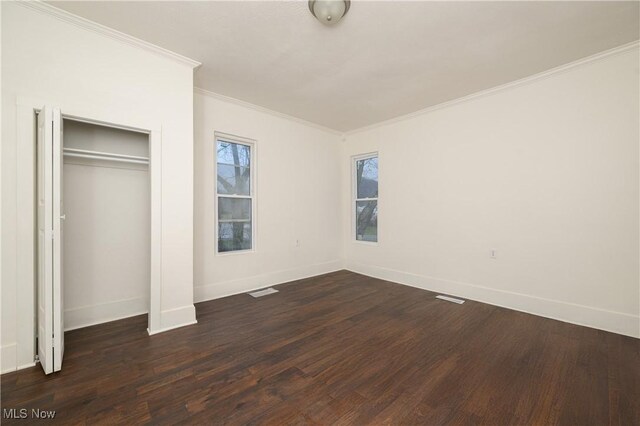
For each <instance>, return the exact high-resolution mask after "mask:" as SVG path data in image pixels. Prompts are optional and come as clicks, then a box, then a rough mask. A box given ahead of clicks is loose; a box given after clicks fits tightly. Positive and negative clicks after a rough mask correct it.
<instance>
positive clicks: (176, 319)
mask: <svg viewBox="0 0 640 426" xmlns="http://www.w3.org/2000/svg"><path fill="white" fill-rule="evenodd" d="M197 322H198V321H197V320H196V307H195V306H193V305H187V306H182V307H180V308H175V309H168V310H166V311H162V312H160V328H158V329H156V330H149V329H147V332H148V333H149V335H150V336H151V335H154V334H158V333H162V332H165V331H169V330H173V329H174V328H180V327H185V326H187V325H193V324H197Z"/></svg>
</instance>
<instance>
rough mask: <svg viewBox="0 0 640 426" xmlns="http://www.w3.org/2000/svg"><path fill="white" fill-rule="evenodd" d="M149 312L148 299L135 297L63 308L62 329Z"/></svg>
mask: <svg viewBox="0 0 640 426" xmlns="http://www.w3.org/2000/svg"><path fill="white" fill-rule="evenodd" d="M148 312H149V300H148V299H146V298H135V299H125V300H117V301H114V302H108V303H101V304H99V305H91V306H82V307H79V308H71V309H65V311H64V331H70V330H75V329H76V328H83V327H89V326H91V325H96V324H102V323H103V322H109V321H115V320H119V319H123V318H129V317H133V316H136V315H142V314H146V313H148Z"/></svg>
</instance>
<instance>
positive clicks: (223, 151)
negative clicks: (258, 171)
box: [216, 140, 251, 167]
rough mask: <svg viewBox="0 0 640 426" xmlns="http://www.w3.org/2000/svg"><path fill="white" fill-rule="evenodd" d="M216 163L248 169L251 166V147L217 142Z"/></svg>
mask: <svg viewBox="0 0 640 426" xmlns="http://www.w3.org/2000/svg"><path fill="white" fill-rule="evenodd" d="M217 154H218V156H217V157H216V159H217V160H216V161H217V162H218V163H223V164H232V165H236V166H242V167H249V166H250V165H251V147H250V146H248V145H242V144H239V143H231V142H225V141H221V140H219V141H218V143H217Z"/></svg>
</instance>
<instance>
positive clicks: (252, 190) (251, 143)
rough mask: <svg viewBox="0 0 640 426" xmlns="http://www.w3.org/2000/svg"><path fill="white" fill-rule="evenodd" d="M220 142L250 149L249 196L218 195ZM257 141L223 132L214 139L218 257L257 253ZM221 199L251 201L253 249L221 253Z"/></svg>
mask: <svg viewBox="0 0 640 426" xmlns="http://www.w3.org/2000/svg"><path fill="white" fill-rule="evenodd" d="M218 141H222V142H229V143H235V144H238V145H245V146H248V147H249V150H250V151H249V152H250V163H249V176H250V178H249V195H235V194H218ZM256 145H257V144H256V141H255V140H254V139H249V138H245V137H242V136H236V135H232V134H229V133H222V132H214V137H213V191H214V193H213V195H214V245H215V255H216V256H232V255H236V254H248V253H255V251H256V235H257V233H256V228H257V226H256V217H257V214H256V210H257V200H256V193H257V191H256V181H257V179H256V170H257V167H256V164H257V148H256ZM220 197H224V198H232V199H233V198H235V199H237V198H241V199H247V198H248V199H250V200H251V248H249V249H243V250H230V251H219V248H220V246H219V241H218V238H219V235H218V234H219V232H220V231H219V228H220V222H219V219H220V216H219V206H218V199H219V198H220Z"/></svg>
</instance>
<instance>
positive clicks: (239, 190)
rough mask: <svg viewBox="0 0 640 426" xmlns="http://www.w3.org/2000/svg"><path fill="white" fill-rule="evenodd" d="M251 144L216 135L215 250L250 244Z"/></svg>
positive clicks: (237, 249)
mask: <svg viewBox="0 0 640 426" xmlns="http://www.w3.org/2000/svg"><path fill="white" fill-rule="evenodd" d="M253 147H254V144H253V142H248V141H245V140H239V139H237V138H233V137H226V136H221V135H216V212H217V224H216V230H217V237H218V249H217V252H218V253H226V252H233V251H242V250H251V249H252V248H253V243H254V241H253V240H254V238H253V236H254V226H253V225H254V220H253V217H254V216H253V215H254V210H255V207H254V192H255V189H254V186H255V185H254V184H253V169H254V165H253V163H254V161H255V159H254V158H253V154H254V150H253Z"/></svg>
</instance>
